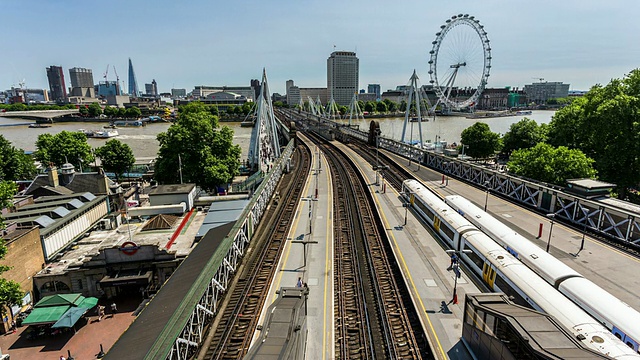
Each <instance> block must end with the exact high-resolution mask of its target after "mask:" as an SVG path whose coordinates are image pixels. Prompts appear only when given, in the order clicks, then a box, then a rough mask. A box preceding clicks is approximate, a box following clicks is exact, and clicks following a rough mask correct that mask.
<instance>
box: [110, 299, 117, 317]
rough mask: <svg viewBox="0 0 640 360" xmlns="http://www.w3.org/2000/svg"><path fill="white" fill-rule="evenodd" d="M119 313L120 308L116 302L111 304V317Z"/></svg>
mask: <svg viewBox="0 0 640 360" xmlns="http://www.w3.org/2000/svg"><path fill="white" fill-rule="evenodd" d="M117 311H118V307H117V306H116V302H115V301H114V302H112V303H111V315H112V316H113V315H115V314H116V312H117Z"/></svg>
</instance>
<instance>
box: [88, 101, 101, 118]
mask: <svg viewBox="0 0 640 360" xmlns="http://www.w3.org/2000/svg"><path fill="white" fill-rule="evenodd" d="M88 110H89V116H91V117H98V116H100V115H102V107H100V104H98V103H92V104H91V105H89V109H88Z"/></svg>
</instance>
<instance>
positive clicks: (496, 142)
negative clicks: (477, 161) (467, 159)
mask: <svg viewBox="0 0 640 360" xmlns="http://www.w3.org/2000/svg"><path fill="white" fill-rule="evenodd" d="M460 141H461V142H462V143H463V144H464V145H468V146H469V147H468V148H467V149H466V151H465V154H466V155H468V156H471V157H474V158H486V157H490V156H493V155H494V154H495V152H496V151H497V150H499V149H500V146H501V141H500V135H499V134H497V133H494V132H491V130H490V129H489V125H487V124H485V123H482V122H477V123H475V124H473V125H471V126H470V127H468V128H466V129H464V130H462V134H460Z"/></svg>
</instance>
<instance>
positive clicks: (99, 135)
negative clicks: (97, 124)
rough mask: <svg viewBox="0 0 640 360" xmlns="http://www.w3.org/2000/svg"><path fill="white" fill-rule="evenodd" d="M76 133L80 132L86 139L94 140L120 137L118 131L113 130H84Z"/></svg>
mask: <svg viewBox="0 0 640 360" xmlns="http://www.w3.org/2000/svg"><path fill="white" fill-rule="evenodd" d="M78 131H80V132H82V133H83V134H85V135H86V136H87V137H88V138H95V139H109V138H112V137H116V136H118V135H120V134H119V133H118V130H114V129H107V130H85V129H79V130H78Z"/></svg>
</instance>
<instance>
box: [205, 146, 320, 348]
mask: <svg viewBox="0 0 640 360" xmlns="http://www.w3.org/2000/svg"><path fill="white" fill-rule="evenodd" d="M294 157H295V163H296V164H298V166H297V167H296V171H294V172H291V173H289V174H286V175H284V176H283V179H282V181H281V187H279V194H282V195H283V198H282V199H280V200H279V201H278V202H277V204H275V203H272V204H271V206H270V208H269V209H268V210H267V213H266V214H265V215H264V217H263V218H264V219H272V221H271V222H269V223H265V224H263V225H264V226H261V227H260V229H261V230H259V231H265V235H264V236H256V239H255V240H254V242H253V244H252V246H255V249H253V250H252V249H249V250H248V251H247V254H246V255H245V259H243V262H244V264H243V265H242V266H241V267H240V268H239V269H238V275H237V276H236V280H235V281H234V283H232V285H230V288H229V289H228V291H229V293H228V295H227V297H226V298H225V300H224V302H223V304H222V308H221V310H220V312H219V313H218V316H216V319H215V320H214V323H213V324H212V326H211V328H210V331H212V332H213V334H212V336H211V337H210V338H208V339H210V341H209V342H208V343H205V344H204V345H203V349H206V350H204V351H205V352H204V358H205V359H241V358H243V357H244V355H245V354H246V352H247V351H248V350H249V345H250V343H251V338H252V336H253V333H254V331H255V329H256V326H257V322H258V318H259V317H260V311H261V310H262V307H263V305H264V302H265V300H266V298H267V292H268V290H269V286H270V285H271V282H272V280H273V277H274V273H275V270H276V267H277V264H278V259H279V257H280V255H281V252H282V249H283V247H284V244H285V242H286V237H287V234H288V232H289V229H290V228H291V223H292V221H293V218H294V216H293V215H294V213H295V209H296V206H297V204H298V202H299V201H300V197H301V192H302V189H303V187H304V181H305V179H306V175H307V174H308V172H309V169H310V167H311V153H310V150H309V149H308V148H307V147H306V146H302V145H301V146H298V148H297V151H296V152H295V154H294ZM262 229H264V230H262ZM201 354H202V352H201Z"/></svg>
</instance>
